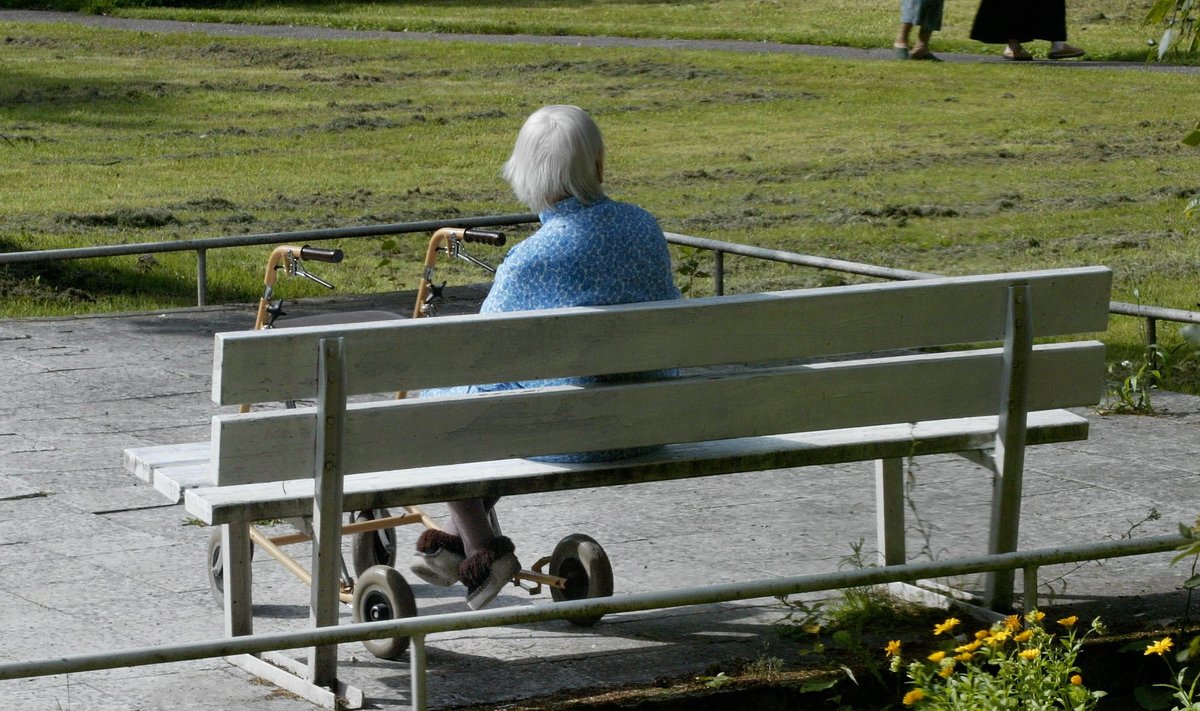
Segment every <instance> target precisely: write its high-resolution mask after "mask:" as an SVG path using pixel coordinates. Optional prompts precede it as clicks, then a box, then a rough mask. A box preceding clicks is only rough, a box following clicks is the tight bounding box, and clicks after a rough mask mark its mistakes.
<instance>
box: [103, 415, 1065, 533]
mask: <svg viewBox="0 0 1200 711" xmlns="http://www.w3.org/2000/svg"><path fill="white" fill-rule="evenodd" d="M1087 436H1088V422H1087V420H1086V419H1085V418H1084V417H1081V416H1079V415H1077V414H1075V413H1072V412H1070V411H1067V410H1048V411H1043V412H1031V413H1029V421H1028V439H1027V444H1030V445H1036V444H1050V443H1054V442H1071V441H1080V440H1085V439H1087ZM995 437H996V418H995V417H993V416H983V417H966V418H959V419H954V420H938V421H934V422H921V423H917V424H916V425H899V424H891V425H882V426H877V427H856V428H850V429H840V430H828V431H824V432H806V433H800V434H790V435H777V436H770V437H745V438H740V439H731V440H719V441H714V442H697V443H692V444H675V445H667V446H664V447H662V448H661V449H658V450H656V451H654V452H651V453H649V454H646V455H643V456H640V457H634V458H631V459H626V460H619V461H614V462H599V463H594V464H553V463H545V462H536V461H531V460H527V459H504V460H497V461H493V462H481V463H471V464H454V465H446V466H435V467H423V468H417V469H410V470H406V471H402V472H397V471H385V472H373V473H370V474H352V475H350V476H347V477H346V478H345V480H344V489H343V491H344V493H343V496H344V504H345V508H347V509H349V510H365V509H373V508H386V507H398V506H405V505H409V506H411V505H420V504H425V503H432V502H440V501H450V500H454V499H462V498H472V497H480V496H488V495H492V494H496V495H499V494H504V495H518V494H532V493H540V492H545V491H557V490H563V489H582V488H591V487H598V486H610V485H616V484H630V483H641V482H649V481H665V480H670V479H683V478H690V477H700V476H714V475H720V474H733V473H737V472H756V471H764V470H771V469H786V468H791V467H805V466H813V465H821V464H833V463H839V462H849V461H869V460H878V459H891V458H897V457H907V456H920V455H929V454H945V453H958V452H971V451H986V450H988V449H990V448H991V447H992V446H993V445H994V443H995ZM203 444H207V443H203ZM188 451H190V446H189V445H174V446H163V447H150V448H142V449H140V450H126V461H127V464H126V466H127V467H129V468H130V470H131V471H133V470H135V469H136V470H137V471H143V470H150V471H152V473H153V485H154V487H155V489H157V490H158V491H160V492H163V493H164V495H166V496H167V497H168V498H173V500H178V497H179V496H181V495H182V497H183V500H184V508H185V509H186V510H187V511H188V513H190V514H191V515H193V516H195V517H196V518H198V519H200V520H201V521H204V522H205V523H208V524H212V525H217V524H223V523H233V522H239V521H254V520H259V519H270V518H290V517H294V516H306V515H310V514H311V512H312V502H313V479H312V477H306V478H302V479H295V480H289V481H279V482H266V483H257V484H241V485H235V486H223V487H215V486H205V483H206V480H207V477H208V467H207V464H206V463H195V462H193V461H188V462H184V463H182V464H180V463H177V462H175V461H173V460H172V459H171V455H172V454H180V453H186V452H188Z"/></svg>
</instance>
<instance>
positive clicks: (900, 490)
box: [875, 459, 907, 565]
mask: <svg viewBox="0 0 1200 711" xmlns="http://www.w3.org/2000/svg"><path fill="white" fill-rule="evenodd" d="M875 517H876V523H875V534H876V537H877V544H876V545H877V546H878V548H879V557H880V562H881V563H883V564H884V565H903V564H904V562H905V557H906V555H907V554H906V552H905V550H904V461H903V460H901V459H879V460H876V462H875Z"/></svg>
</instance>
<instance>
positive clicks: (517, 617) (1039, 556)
mask: <svg viewBox="0 0 1200 711" xmlns="http://www.w3.org/2000/svg"><path fill="white" fill-rule="evenodd" d="M1190 542H1191V539H1189V538H1186V537H1184V536H1182V535H1178V534H1173V535H1162V536H1147V537H1146V538H1134V539H1121V540H1116V541H1100V542H1097V543H1084V544H1077V545H1073V546H1058V547H1051V548H1037V549H1033V550H1027V551H1016V552H1012V553H996V554H988V555H981V556H971V557H964V558H957V559H954V560H948V561H930V562H923V563H905V564H903V565H889V566H884V567H877V568H861V569H857V570H849V571H837V572H830V573H816V574H809V575H798V576H791V577H786V578H777V579H766V580H754V581H748V582H744V583H722V584H717V585H707V586H702V587H694V588H683V589H678V590H669V591H661V592H647V593H633V594H630V595H622V596H619V597H609V598H591V599H585V600H571V601H564V602H556V603H555V604H553V605H535V606H532V607H506V608H498V609H494V610H478V611H474V612H452V613H442V614H436V615H423V616H419V617H405V618H400V619H394V620H387V621H383V622H360V623H355V624H347V625H338V626H334V627H317V628H311V629H305V630H298V631H293V632H277V633H271V634H256V635H246V636H241V637H228V638H223V639H215V640H206V641H199V642H188V643H181V644H174V645H162V646H158V647H140V648H137V649H129V650H122V651H106V652H101V653H96V654H86V655H77V656H73V657H56V658H48V659H38V660H30V661H17V662H0V681H2V680H6V679H21V678H26V677H34V676H49V675H52V674H70V673H77V672H84V671H98V670H101V669H116V668H121V667H130V666H145V665H148V664H165V663H172V662H183V661H190V660H194V659H206V658H210V657H220V656H229V655H235V654H257V653H261V652H267V651H273V650H280V649H298V648H301V647H311V646H319V645H328V644H346V643H349V642H361V641H364V640H369V639H384V638H387V637H396V636H401V635H412V636H413V637H414V642H417V639H416V638H423V637H424V636H425V635H427V634H431V633H434V632H451V631H461V630H470V629H481V628H485V627H499V626H503V625H514V624H527V623H531V622H542V621H545V620H551V619H567V618H570V617H579V616H584V617H587V616H592V615H607V614H615V613H621V612H640V611H645V610H654V609H663V608H669V607H684V606H689V605H707V604H714V603H721V602H731V601H735V600H751V599H755V598H765V597H781V596H785V595H795V594H800V593H808V592H820V591H825V590H836V589H842V588H851V587H863V586H871V585H883V584H887V583H893V582H904V581H913V580H930V579H937V578H944V577H950V576H956V575H967V574H972V573H985V572H993V571H1000V570H1015V569H1018V568H1020V569H1022V570H1024V571H1025V580H1026V588H1027V589H1026V591H1025V595H1026V599H1025V605H1026V606H1027V609H1033V608H1035V607H1036V592H1037V584H1036V581H1037V572H1036V571H1037V569H1038V568H1039V567H1043V566H1048V565H1060V564H1063V563H1078V562H1083V561H1090V560H1102V559H1107V558H1119V557H1124V556H1134V555H1149V554H1153V553H1165V552H1168V551H1172V550H1177V549H1178V548H1179V547H1180V546H1182V545H1186V544H1188V543H1190ZM1030 583H1032V585H1031V584H1030ZM421 643H423V639H422V640H421Z"/></svg>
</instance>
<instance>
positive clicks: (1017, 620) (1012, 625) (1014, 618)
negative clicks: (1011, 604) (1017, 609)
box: [1004, 615, 1021, 632]
mask: <svg viewBox="0 0 1200 711" xmlns="http://www.w3.org/2000/svg"><path fill="white" fill-rule="evenodd" d="M1020 628H1021V617H1020V616H1019V615H1009V616H1008V617H1005V618H1004V629H1006V630H1008V631H1010V632H1011V631H1013V630H1018V629H1020Z"/></svg>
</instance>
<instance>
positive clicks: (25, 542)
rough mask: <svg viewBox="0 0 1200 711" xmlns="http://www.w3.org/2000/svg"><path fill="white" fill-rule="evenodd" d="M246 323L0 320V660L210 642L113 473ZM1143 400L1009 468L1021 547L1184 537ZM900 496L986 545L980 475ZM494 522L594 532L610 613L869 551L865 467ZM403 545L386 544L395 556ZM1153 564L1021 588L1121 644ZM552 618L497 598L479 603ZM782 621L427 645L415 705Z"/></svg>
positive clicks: (386, 705) (147, 686) (760, 637)
mask: <svg viewBox="0 0 1200 711" xmlns="http://www.w3.org/2000/svg"><path fill="white" fill-rule="evenodd" d="M455 295H457V296H458V297H459V299H458V300H457V301H456V302H455V303H454V304H453V305H452V307H451V308H450V309H448V310H449V311H451V312H452V311H454V310H470V309H472V308H473V306H474V303H475V301H476V300H477V299H478V296H479V294H478V292H469V291H463V292H453V293H452V294H451V296H455ZM408 303H409V301H408V298H407V297H405V296H401V297H377V298H373V299H354V300H348V299H340V300H339V299H332V300H325V301H320V302H311V303H306V304H305V305H304V306H303V307H301V306H296V307H294V308H292V309H290V310H291V311H295V312H296V313H297V314H299V313H300V312H302V311H307V312H315V311H327V310H346V309H349V308H383V309H388V310H392V311H398V312H403V311H407V309H408V307H407V304H408ZM252 319H253V314H252V311H251V309H250V308H249V307H248V306H246V307H238V306H229V307H210V308H203V309H184V310H176V311H167V312H162V313H139V314H123V315H109V316H89V317H78V318H45V319H26V320H10V321H0V661H12V660H27V659H34V658H45V657H53V656H59V655H74V654H83V653H93V652H103V651H107V650H118V649H128V648H133V647H140V646H146V645H156V644H169V643H177V642H185V641H195V640H200V639H213V638H219V637H220V636H221V632H222V617H221V613H220V611H219V610H218V609H217V607H216V606H215V605H214V603H213V600H212V598H211V595H210V593H209V589H208V584H207V579H206V574H205V569H204V560H205V550H206V542H207V538H208V533H209V532H208V530H207V529H205V528H203V527H201V526H197V525H194V522H192V521H190V520H189V518H188V516H187V515H186V513H185V512H184V511H183V509H182V507H180V506H176V505H171V504H169V503H168V502H167V501H166V500H165V499H164V498H162V496H161V495H160V494H158V493H157V492H155V491H154V490H153V489H151V488H150V487H149V486H147V485H145V484H142V483H140V482H138V481H137V480H136V479H135V478H134V477H133V476H131V475H130V474H128V473H126V472H125V471H124V470H123V469H122V466H121V451H122V450H123V449H124V448H127V447H134V446H142V445H151V444H166V443H177V442H188V441H200V440H205V439H207V437H208V420H209V417H210V416H211V415H212V414H214V413H215V412H216V411H217V409H216V408H215V406H213V405H212V404H211V403H210V402H209V397H208V395H209V386H210V377H211V358H212V355H211V353H212V351H211V348H212V334H213V333H215V332H217V331H221V330H236V329H241V328H245V327H246V326H247V325H248V324H249V323H251V322H252ZM1155 404H1156V406H1157V407H1159V409H1160V410H1161V414H1160V415H1159V416H1157V417H1132V416H1107V417H1106V416H1099V415H1096V414H1094V413H1091V415H1090V417H1091V420H1092V423H1093V424H1092V436H1091V438H1090V439H1089V440H1088V441H1086V442H1080V443H1073V444H1067V445H1052V446H1047V447H1039V448H1032V449H1031V450H1030V451H1029V453H1028V472H1027V474H1026V497H1025V501H1024V510H1023V523H1022V533H1021V541H1022V547H1025V548H1032V547H1043V546H1050V545H1061V544H1072V543H1084V542H1093V541H1099V540H1104V539H1106V538H1118V537H1121V536H1124V535H1130V533H1132V535H1135V536H1143V535H1154V534H1166V533H1173V532H1174V531H1175V529H1176V526H1177V524H1178V523H1179V522H1191V521H1193V520H1194V519H1195V518H1196V515H1197V513H1198V509H1200V506H1198V504H1200V497H1198V496H1197V495H1196V492H1197V483H1200V438H1198V437H1197V436H1196V435H1197V427H1198V426H1200V398H1195V397H1190V396H1183V395H1177V394H1171V393H1160V394H1159V395H1158V396H1157V397H1156V398H1155ZM911 491H912V500H913V506H914V507H915V515H914V514H913V513H912V512H910V515H909V550H910V555H911V556H913V557H918V556H922V557H924V558H926V559H927V558H928V557H930V556H933V557H936V558H938V559H947V558H951V557H954V556H958V555H969V554H976V553H981V552H983V551H984V550H985V548H986V543H985V537H986V530H987V517H988V508H989V504H988V496H989V479H988V475H987V474H986V473H985V472H984V471H983V470H981V469H979V468H977V467H975V466H974V465H971V464H969V463H967V462H965V461H963V460H960V459H957V458H954V457H936V458H928V459H922V460H917V462H916V463H915V465H914V466H913V468H912V479H911ZM431 511H432V513H434V514H435V515H443V513H444V512H443V511H441V510H439V507H432V508H431ZM500 511H501V515H502V517H503V520H504V525H505V531H506V533H508V534H509V535H511V536H512V537H513V538H514V540H515V541H516V543H517V545H518V549H519V550H520V551H522V552H523V554H524V555H526V556H527V557H529V558H530V559H532V558H535V557H537V556H539V555H544V554H548V553H549V550H550V548H551V547H552V546H553V544H554V542H555V541H557V540H558V539H559V538H561V537H562V536H563V535H566V534H567V533H570V532H575V531H579V532H585V533H588V534H589V535H592V536H593V537H595V538H597V539H598V540H599V541H601V543H602V544H603V545H604V546H605V548H606V549H607V550H608V552H609V555H610V557H611V558H612V560H613V566H614V573H615V578H616V589H617V594H622V593H630V592H640V591H651V590H659V589H664V588H667V587H670V586H675V585H679V584H685V583H686V584H707V583H716V582H732V581H737V580H746V579H755V578H765V577H771V576H776V575H793V574H803V573H816V572H822V571H829V570H835V569H837V568H838V567H839V563H840V560H841V559H842V558H843V557H844V556H846V555H847V554H849V553H850V552H851V547H852V545H854V544H857V543H858V542H859V541H862V540H865V541H866V542H867V543H866V549H867V550H868V551H872V550H873V542H874V492H873V474H872V467H871V465H870V464H869V463H862V464H853V465H840V466H835V467H820V468H808V469H803V470H796V471H780V472H770V473H763V474H757V475H753V476H740V477H739V476H733V477H719V478H713V479H705V480H696V481H681V482H666V483H662V484H655V485H643V486H639V487H630V488H623V487H615V488H610V489H603V490H595V491H583V492H565V493H561V494H548V495H539V496H530V497H514V498H510V499H506V500H504V501H503V502H502V503H501V506H500ZM416 535H417V532H416V531H415V530H409V529H401V531H400V532H399V535H398V538H399V542H400V545H401V555H402V557H403V553H404V551H406V550H407V549H408V547H409V546H411V545H412V542H413V541H414V540H415V538H416ZM922 548H924V552H923V553H922ZM260 558H262V557H261V556H260ZM1169 559H1170V556H1169V555H1154V556H1145V557H1140V558H1124V559H1118V560H1112V561H1108V562H1106V563H1104V564H1103V565H1101V564H1098V563H1096V564H1087V565H1084V566H1082V567H1079V568H1078V569H1072V568H1074V567H1073V566H1064V567H1062V568H1061V569H1046V570H1043V571H1042V574H1041V576H1042V577H1041V579H1042V581H1043V582H1051V581H1053V579H1054V578H1055V577H1056V575H1058V574H1061V573H1066V577H1065V578H1064V579H1063V580H1061V581H1058V582H1054V583H1053V584H1052V586H1051V587H1048V588H1045V589H1044V590H1043V593H1044V594H1045V593H1050V592H1052V593H1053V595H1052V596H1050V597H1044V598H1043V600H1044V603H1043V604H1051V603H1053V604H1056V605H1062V606H1066V607H1069V608H1071V609H1076V610H1079V611H1081V612H1083V613H1085V614H1090V612H1091V611H1095V612H1097V613H1099V614H1103V615H1104V616H1105V619H1106V620H1107V621H1108V622H1110V624H1111V623H1116V624H1118V625H1128V626H1139V625H1140V626H1153V625H1154V624H1157V623H1159V622H1165V621H1169V620H1172V619H1176V618H1179V617H1182V616H1183V615H1184V596H1183V594H1182V593H1181V591H1180V585H1181V583H1182V581H1183V580H1184V579H1185V578H1186V577H1187V576H1188V570H1187V569H1186V566H1178V567H1171V566H1169V565H1168V563H1169ZM254 575H255V600H256V603H257V604H256V605H255V614H256V630H259V631H276V630H289V629H299V628H302V627H304V626H305V625H306V623H307V607H306V605H307V596H308V592H307V589H306V588H305V587H304V586H303V585H301V584H300V583H298V582H297V581H296V580H295V579H294V578H293V577H291V576H290V575H289V574H288V573H286V572H285V571H284V570H283V569H282V567H281V566H279V565H278V564H276V563H275V562H274V561H271V560H263V559H260V560H258V561H257V562H256V564H255V571H254ZM1018 578H1019V576H1018ZM410 581H411V582H413V583H414V585H413V587H414V591H415V592H416V595H417V601H418V606H419V608H420V610H421V612H422V613H423V614H425V613H429V612H434V611H451V610H459V609H463V604H462V600H461V597H462V594H463V593H462V590H461V588H458V587H456V588H452V589H449V590H443V589H434V588H431V587H430V586H428V585H425V584H422V583H420V582H419V581H417V580H415V579H412V578H410ZM951 582H953V583H954V584H956V585H959V586H961V587H964V588H966V589H977V588H978V586H979V581H978V580H975V579H961V580H956V581H951ZM1018 584H1019V580H1018ZM548 602H549V599H548V596H545V595H543V596H540V597H533V598H531V597H529V596H528V595H526V594H525V593H524V592H522V591H520V590H517V589H510V591H509V592H507V593H505V594H503V595H502V596H501V597H500V598H499V599H498V600H497V602H496V603H494V604H495V605H533V604H547V603H548ZM783 615H784V611H783V610H782V609H780V608H779V607H778V605H777V603H775V601H773V600H759V601H751V602H746V603H738V604H725V605H717V606H708V607H701V608H688V609H681V610H674V611H663V612H658V613H652V614H651V613H647V614H629V615H619V616H612V617H609V618H605V620H604V621H603V622H601V624H600V625H598V626H597V627H595V628H593V629H579V628H573V627H570V626H569V625H567V624H565V623H542V624H536V625H529V626H525V627H517V628H512V629H502V630H478V631H472V632H463V633H445V634H439V635H433V636H431V637H430V639H429V669H430V676H429V694H430V697H429V700H430V704H431V706H432V707H434V708H446V707H452V706H456V705H464V704H468V703H494V704H497V705H500V704H502V703H504V702H507V701H511V700H513V699H520V698H529V697H534V696H539V695H543V694H547V693H551V692H554V691H557V690H561V689H578V688H586V687H597V686H611V685H618V684H625V683H639V684H646V683H650V682H652V681H653V680H654V679H656V678H658V677H662V676H673V675H689V674H699V673H703V672H704V670H705V669H706V668H719V667H721V665H722V664H726V665H728V664H729V663H730V660H734V659H737V658H742V659H754V658H756V657H758V656H761V655H763V654H765V653H769V654H770V655H772V656H778V657H781V658H784V659H785V660H786V661H794V660H795V658H796V657H795V650H794V649H792V648H789V647H788V646H787V643H785V642H783V641H781V640H780V639H779V638H778V637H777V636H776V635H774V634H773V633H772V623H774V622H776V621H778V620H779V619H781V618H782V617H783ZM344 617H345V618H346V619H347V620H348V619H349V612H348V611H346V612H345V613H344ZM340 656H341V665H342V666H341V669H342V672H343V675H344V677H345V678H346V680H347V681H349V682H350V683H351V684H354V685H356V686H359V687H361V688H362V689H363V690H364V692H365V693H366V696H367V699H368V701H369V704H370V707H372V708H380V709H398V708H406V707H407V704H408V694H409V691H408V690H409V679H408V667H407V664H405V663H402V662H401V663H395V662H385V661H382V660H378V659H375V658H373V657H371V656H370V655H369V654H367V653H366V652H365V650H363V648H362V647H361V645H358V644H350V645H344V646H343V647H342V648H341V651H340ZM713 665H715V666H713ZM0 708H3V709H12V710H14V711H16V710H20V711H25V710H29V711H39V710H41V709H53V710H55V711H58V710H60V709H89V710H90V709H104V710H108V709H113V710H117V709H121V710H124V709H139V710H142V709H168V708H169V709H180V708H183V709H198V710H208V709H212V710H217V709H250V710H252V711H266V710H268V709H271V710H273V709H307V708H310V705H309V704H308V703H307V702H305V701H301V700H298V699H296V698H295V697H292V696H290V695H289V694H287V693H285V692H281V691H279V690H277V689H275V688H274V687H272V686H269V685H263V684H261V683H259V682H257V681H255V680H254V679H252V678H251V677H249V676H248V675H247V674H245V673H243V672H242V671H240V670H238V669H237V668H235V667H232V666H231V665H229V664H227V663H225V662H223V661H221V660H216V659H213V660H202V661H196V662H187V663H181V664H172V665H160V666H151V667H141V668H132V669H121V670H112V671H103V672H89V673H82V674H74V675H70V676H69V677H68V676H55V677H44V678H33V679H23V680H17V681H7V682H3V681H0Z"/></svg>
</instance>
